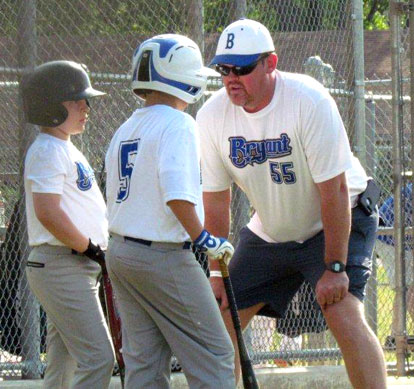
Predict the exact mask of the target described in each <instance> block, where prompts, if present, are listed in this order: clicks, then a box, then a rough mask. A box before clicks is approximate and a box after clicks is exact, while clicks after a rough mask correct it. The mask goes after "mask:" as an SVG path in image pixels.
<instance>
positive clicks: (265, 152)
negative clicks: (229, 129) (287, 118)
mask: <svg viewBox="0 0 414 389" xmlns="http://www.w3.org/2000/svg"><path fill="white" fill-rule="evenodd" d="M229 142H230V159H231V162H232V164H233V165H234V166H236V167H237V168H244V167H245V166H247V165H252V166H253V164H255V163H257V164H262V163H264V162H266V161H267V160H268V159H274V158H281V157H285V156H287V155H290V154H292V147H290V146H289V144H290V139H289V137H288V135H287V134H285V133H283V134H281V135H280V138H276V139H263V140H252V141H246V138H244V137H243V136H234V137H231V138H229Z"/></svg>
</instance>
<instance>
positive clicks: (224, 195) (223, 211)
mask: <svg viewBox="0 0 414 389" xmlns="http://www.w3.org/2000/svg"><path fill="white" fill-rule="evenodd" d="M203 203H204V212H205V221H204V227H205V229H206V230H207V231H209V232H210V233H212V234H214V235H215V236H220V237H222V238H228V236H229V232H230V189H228V190H225V191H222V192H204V193H203ZM219 269H220V265H219V263H218V261H214V260H210V270H219Z"/></svg>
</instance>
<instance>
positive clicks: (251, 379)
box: [219, 255, 259, 389]
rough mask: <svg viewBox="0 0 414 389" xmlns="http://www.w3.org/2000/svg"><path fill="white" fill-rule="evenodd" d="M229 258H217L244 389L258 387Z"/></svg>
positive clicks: (255, 388) (256, 388)
mask: <svg viewBox="0 0 414 389" xmlns="http://www.w3.org/2000/svg"><path fill="white" fill-rule="evenodd" d="M228 261H229V258H228V257H227V256H226V255H224V256H223V257H221V258H220V259H219V263H220V270H221V275H222V276H223V282H224V287H225V289H226V294H227V299H228V301H229V308H230V312H231V318H232V320H233V326H234V330H235V331H236V336H237V345H238V347H239V356H240V366H241V372H242V377H243V386H244V389H259V384H258V382H257V379H256V375H255V374H254V370H253V365H252V361H251V359H250V356H249V352H248V351H247V348H246V344H245V343H244V338H243V333H242V328H241V323H240V317H239V313H238V312H237V305H236V299H235V297H234V292H233V286H232V284H231V281H230V276H229V269H228V267H227V262H228Z"/></svg>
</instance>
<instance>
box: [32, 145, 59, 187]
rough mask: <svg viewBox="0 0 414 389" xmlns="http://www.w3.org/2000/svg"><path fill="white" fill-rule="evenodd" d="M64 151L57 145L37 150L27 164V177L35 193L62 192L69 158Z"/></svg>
mask: <svg viewBox="0 0 414 389" xmlns="http://www.w3.org/2000/svg"><path fill="white" fill-rule="evenodd" d="M65 157H66V156H65V154H64V152H62V150H59V149H58V148H56V147H46V148H44V147H42V148H39V149H38V150H37V152H36V153H34V154H33V155H32V157H31V160H30V161H29V163H28V164H27V165H26V169H27V172H26V177H27V179H28V180H29V181H30V182H31V187H32V192H33V193H54V194H62V193H63V186H64V183H65V178H66V175H67V160H66V158H65Z"/></svg>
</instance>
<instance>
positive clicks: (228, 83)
mask: <svg viewBox="0 0 414 389" xmlns="http://www.w3.org/2000/svg"><path fill="white" fill-rule="evenodd" d="M276 65H277V55H276V54H274V53H272V54H269V55H268V56H267V57H266V58H263V59H261V60H259V61H258V62H257V64H256V66H255V67H254V68H253V70H252V71H251V72H250V73H248V74H246V75H236V74H234V72H233V71H230V72H229V74H228V75H223V76H222V78H223V83H224V86H225V88H226V91H227V94H228V96H229V98H230V100H231V102H232V103H233V104H235V105H238V106H241V107H243V108H244V109H245V110H246V111H247V112H251V113H253V112H258V111H260V110H261V109H263V108H264V107H266V106H267V105H268V104H269V103H270V101H271V100H272V97H273V93H274V88H275V80H276V76H275V69H276ZM224 67H227V68H233V67H234V66H231V65H228V66H227V65H224Z"/></svg>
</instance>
